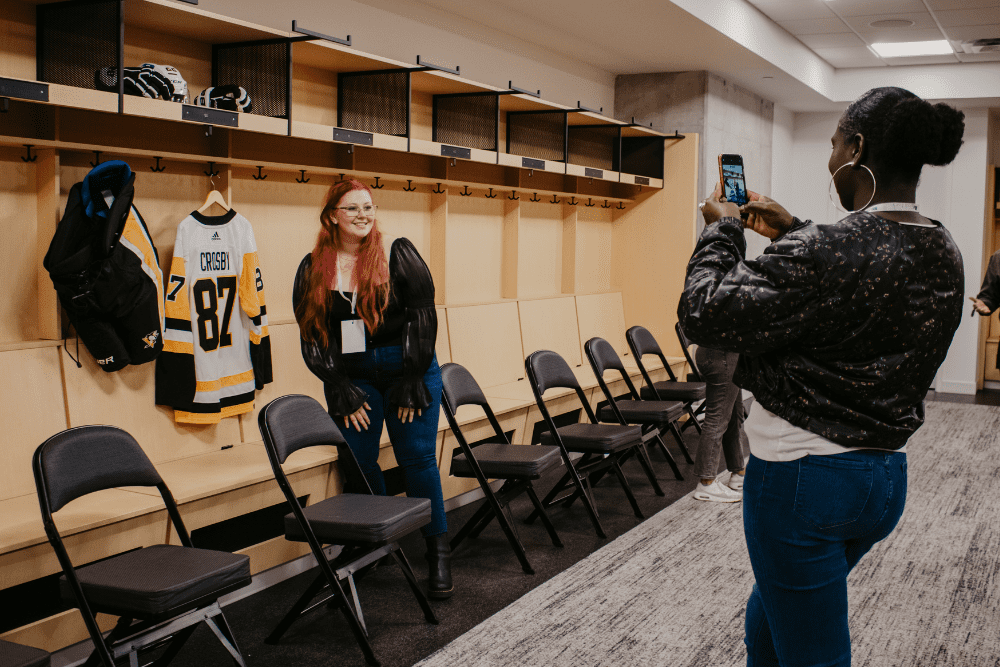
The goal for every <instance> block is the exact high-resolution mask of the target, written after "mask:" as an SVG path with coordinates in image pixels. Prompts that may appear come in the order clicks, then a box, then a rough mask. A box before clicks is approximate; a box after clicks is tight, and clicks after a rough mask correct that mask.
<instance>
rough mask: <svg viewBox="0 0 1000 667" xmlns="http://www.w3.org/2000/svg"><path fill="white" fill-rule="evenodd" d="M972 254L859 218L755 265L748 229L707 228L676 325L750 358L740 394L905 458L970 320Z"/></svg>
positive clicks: (805, 229) (740, 375) (789, 241)
mask: <svg viewBox="0 0 1000 667" xmlns="http://www.w3.org/2000/svg"><path fill="white" fill-rule="evenodd" d="M964 290H965V278H964V271H963V267H962V255H961V253H960V252H959V250H958V247H957V246H956V245H955V242H954V240H953V239H952V237H951V234H949V233H948V230H947V229H945V228H944V227H943V226H942V225H941V224H940V223H936V226H935V227H921V226H914V225H905V224H899V223H896V222H892V221H890V220H887V219H885V218H882V217H879V216H877V215H875V214H872V213H855V214H852V215H849V216H847V217H846V218H844V219H843V220H840V221H839V222H835V223H832V224H822V225H817V224H813V223H811V222H805V223H803V222H801V221H799V220H798V219H796V220H795V224H794V225H793V226H792V229H791V230H790V231H789V232H788V233H786V234H785V235H784V236H781V237H780V238H778V239H776V240H775V241H773V242H772V243H771V245H769V246H768V247H767V249H766V250H765V251H764V254H763V255H761V256H760V257H757V258H756V259H747V258H746V240H745V239H744V237H743V223H742V222H741V221H740V220H739V219H738V218H722V219H721V220H719V221H718V222H716V223H713V224H711V225H708V226H706V227H705V231H704V232H703V233H702V235H701V238H700V239H699V240H698V245H697V246H696V247H695V251H694V254H693V255H692V257H691V261H690V262H689V264H688V268H687V278H686V281H685V284H684V292H683V293H682V294H681V300H680V304H679V305H678V307H677V317H678V320H679V321H680V323H681V326H682V327H683V328H684V331H685V333H686V334H687V335H688V337H689V338H690V339H691V340H692V341H693V342H695V343H700V344H703V345H706V346H708V347H712V348H716V349H720V350H730V351H734V352H742V353H743V354H742V355H741V357H740V362H739V366H738V367H737V374H736V379H735V382H736V383H737V384H739V385H740V386H741V387H743V388H744V389H747V390H749V391H751V392H752V393H753V395H754V399H755V400H756V401H757V402H758V403H760V404H761V405H763V406H764V408H765V409H767V410H769V411H770V412H773V413H774V414H776V415H778V416H779V417H781V418H782V419H784V420H786V421H788V422H790V423H791V424H794V425H795V426H798V427H800V428H804V429H806V430H808V431H812V432H813V433H816V434H818V435H820V436H822V437H824V438H826V439H827V440H831V441H833V442H836V443H838V444H840V445H844V446H845V447H871V448H875V449H887V450H896V449H899V448H900V447H902V446H903V445H904V444H906V441H907V439H908V438H909V437H910V435H912V434H913V433H914V432H915V431H916V430H917V429H918V428H920V426H921V425H922V424H923V422H924V404H923V401H924V396H925V394H926V392H927V388H928V387H929V386H930V384H931V382H932V381H933V380H934V375H935V374H936V373H937V369H938V367H939V366H940V365H941V363H942V362H943V361H944V358H945V355H947V353H948V347H949V345H950V344H951V339H952V337H953V336H954V335H955V330H956V329H958V324H959V322H960V320H961V318H962V304H963V301H964V296H963V292H964Z"/></svg>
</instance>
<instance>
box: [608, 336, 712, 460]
mask: <svg viewBox="0 0 1000 667" xmlns="http://www.w3.org/2000/svg"><path fill="white" fill-rule="evenodd" d="M677 332H678V334H677V335H678V338H680V337H681V336H682V335H683V333H682V332H681V330H680V326H679V325H678V327H677ZM625 340H626V341H627V342H628V347H629V350H631V351H632V356H633V357H635V362H636V363H637V364H639V372H640V373H642V379H643V381H644V382H645V384H644V386H643V387H642V388H641V389H640V390H639V397H640V398H642V399H643V400H649V401H681V402H682V403H684V412H685V413H687V415H688V420H687V421H686V422H684V423H683V424H682V425H681V426H680V430H681V431H683V430H684V429H686V428H688V427H690V426H694V428H695V430H697V431H698V433H701V424H700V423H699V422H698V415H699V414H701V413H702V412H704V411H705V404H704V403H702V404H701V405H699V406H698V408H697V410H695V409H693V408H692V407H691V406H692V405H693V404H694V403H697V402H698V401H704V400H705V383H704V382H702V381H701V376H699V375H698V369H697V368H696V367H695V365H694V363H693V362H692V361H691V357H690V355H689V354H688V351H687V345H685V344H684V342H683V340H686V339H682V342H681V347H682V348H683V349H684V357H685V358H686V359H687V360H688V364H689V365H690V367H691V371H692V373H693V374H694V376H695V377H696V378H698V379H697V380H696V381H692V382H680V381H678V380H677V376H676V375H674V371H673V370H672V369H671V368H670V364H669V363H667V357H666V356H665V355H664V354H663V350H661V349H660V345H659V343H657V342H656V339H655V338H653V334H651V333H650V332H649V330H648V329H646V328H645V327H639V326H635V327H631V328H630V329H629V330H628V331H626V332H625ZM647 354H655V355H656V356H658V357H659V358H660V362H661V363H662V364H663V368H665V369H666V371H667V376H668V377H669V378H670V379H669V380H661V381H660V382H653V381H652V380H651V379H650V377H649V373H648V372H647V371H646V367H645V366H644V365H643V363H642V357H643V356H644V355H647ZM690 462H691V461H690V460H689V461H688V463H690Z"/></svg>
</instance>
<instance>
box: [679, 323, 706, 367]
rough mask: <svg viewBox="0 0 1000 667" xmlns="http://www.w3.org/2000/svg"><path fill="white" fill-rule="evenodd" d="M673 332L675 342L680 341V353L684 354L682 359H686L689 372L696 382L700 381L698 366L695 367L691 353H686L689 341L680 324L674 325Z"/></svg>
mask: <svg viewBox="0 0 1000 667" xmlns="http://www.w3.org/2000/svg"><path fill="white" fill-rule="evenodd" d="M674 331H676V332H677V340H678V341H680V344H681V351H683V352H684V358H685V359H687V362H688V366H690V367H691V372H692V373H693V374H694V377H695V379H696V380H698V381H701V373H699V372H698V366H697V365H695V363H694V359H692V358H691V352H690V351H688V347H689V346H690V345H691V341H689V340H688V337H687V336H686V335H685V334H684V329H682V328H681V323H680V322H678V323H677V324H675V325H674Z"/></svg>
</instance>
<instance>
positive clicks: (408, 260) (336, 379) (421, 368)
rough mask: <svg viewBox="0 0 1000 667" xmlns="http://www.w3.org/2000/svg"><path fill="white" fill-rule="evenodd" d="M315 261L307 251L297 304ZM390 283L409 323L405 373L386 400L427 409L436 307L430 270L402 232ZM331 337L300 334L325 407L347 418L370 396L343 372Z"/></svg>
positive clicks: (294, 296) (298, 274)
mask: <svg viewBox="0 0 1000 667" xmlns="http://www.w3.org/2000/svg"><path fill="white" fill-rule="evenodd" d="M311 265H312V255H311V254H308V255H306V256H305V257H303V258H302V262H301V263H300V264H299V268H298V271H296V273H295V284H294V286H293V288H292V304H293V306H294V308H296V309H298V305H299V302H300V301H301V300H302V298H303V296H304V293H305V289H306V285H307V284H308V283H307V281H306V278H307V276H308V275H309V271H310V267H311ZM389 284H390V289H391V290H392V295H393V297H392V298H394V299H397V300H398V302H399V304H400V306H401V307H402V308H403V309H404V312H405V322H404V323H403V333H402V338H401V340H400V345H401V346H402V352H403V376H402V378H401V379H400V380H399V381H398V382H395V383H393V384H392V385H391V386H390V387H389V389H388V391H387V392H386V396H385V400H386V402H387V403H388V404H390V405H393V406H397V407H403V408H419V409H421V410H423V409H424V408H426V407H427V406H428V405H430V404H431V392H430V390H429V389H428V388H427V385H426V384H425V383H424V374H425V373H426V372H427V369H428V368H430V365H431V361H432V360H433V358H434V347H435V344H436V342H437V325H438V321H437V310H436V309H435V306H434V281H433V279H432V278H431V272H430V269H428V268H427V264H425V263H424V260H423V259H422V258H421V257H420V254H419V253H418V252H417V249H416V248H415V247H414V246H413V243H412V242H410V240H409V239H407V238H403V237H400V238H397V239H396V240H394V241H393V242H392V249H391V252H390V254H389ZM329 341H330V342H329V344H328V345H327V346H326V347H325V348H323V347H320V345H319V344H317V343H315V342H311V341H307V340H305V339H304V338H302V339H301V343H302V345H301V347H302V359H303V360H304V361H305V362H306V366H308V367H309V370H311V371H312V372H313V374H314V375H316V376H317V377H318V378H319V379H321V380H322V381H323V389H324V393H325V394H326V402H327V410H328V411H329V412H330V414H331V415H333V416H334V417H344V416H347V415H349V414H351V413H353V412H356V411H357V410H358V409H359V408H360V407H361V406H362V405H364V403H365V401H366V400H367V398H368V396H367V394H365V392H364V391H363V390H362V389H360V388H359V387H358V386H357V385H355V384H354V383H353V382H351V380H350V378H348V377H347V374H346V373H345V372H344V361H343V355H341V353H340V348H339V346H338V344H337V337H336V336H333V335H331V336H330V337H329Z"/></svg>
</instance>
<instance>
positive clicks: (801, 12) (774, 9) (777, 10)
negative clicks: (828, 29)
mask: <svg viewBox="0 0 1000 667" xmlns="http://www.w3.org/2000/svg"><path fill="white" fill-rule="evenodd" d="M751 4H752V5H754V6H755V7H757V9H759V10H760V11H762V12H764V14H765V15H767V17H768V18H769V19H771V20H772V21H775V22H777V21H797V20H801V19H828V18H836V16H835V15H834V13H833V12H832V11H830V8H829V7H828V6H827V3H825V2H781V1H780V0H761V1H760V2H751Z"/></svg>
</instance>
